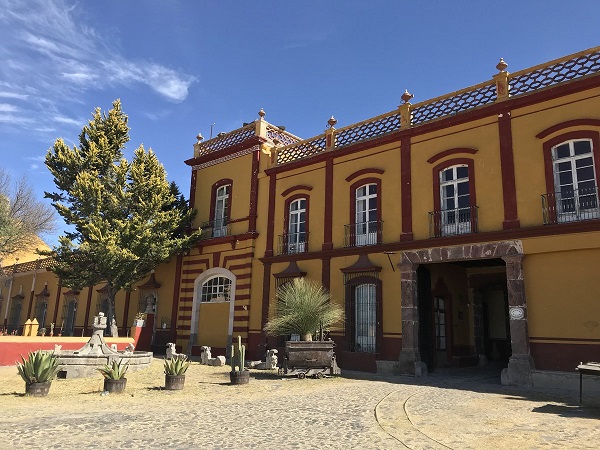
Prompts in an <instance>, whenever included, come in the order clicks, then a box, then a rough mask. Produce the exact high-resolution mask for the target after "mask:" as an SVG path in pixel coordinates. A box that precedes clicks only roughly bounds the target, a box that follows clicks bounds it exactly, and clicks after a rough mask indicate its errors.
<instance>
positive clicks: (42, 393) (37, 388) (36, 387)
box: [25, 381, 52, 397]
mask: <svg viewBox="0 0 600 450" xmlns="http://www.w3.org/2000/svg"><path fill="white" fill-rule="evenodd" d="M51 384H52V381H46V382H45V383H31V384H26V385H25V393H26V394H27V395H29V396H31V397H46V396H47V395H48V392H50V385H51Z"/></svg>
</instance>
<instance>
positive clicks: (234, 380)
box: [229, 370, 250, 384]
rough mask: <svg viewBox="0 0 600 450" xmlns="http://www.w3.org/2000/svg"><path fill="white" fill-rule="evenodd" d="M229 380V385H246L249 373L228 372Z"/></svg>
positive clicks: (245, 371)
mask: <svg viewBox="0 0 600 450" xmlns="http://www.w3.org/2000/svg"><path fill="white" fill-rule="evenodd" d="M229 380H230V381H231V384H248V382H249V381H250V371H249V370H243V371H241V372H237V371H235V370H232V371H231V372H229Z"/></svg>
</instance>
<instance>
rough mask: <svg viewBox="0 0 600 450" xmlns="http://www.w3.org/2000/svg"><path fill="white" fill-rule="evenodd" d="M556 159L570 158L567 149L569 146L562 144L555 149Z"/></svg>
mask: <svg viewBox="0 0 600 450" xmlns="http://www.w3.org/2000/svg"><path fill="white" fill-rule="evenodd" d="M555 155H556V158H568V157H569V156H571V152H570V149H569V144H568V143H566V144H562V145H559V146H558V147H556V148H555Z"/></svg>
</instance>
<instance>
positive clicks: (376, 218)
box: [344, 179, 383, 247]
mask: <svg viewBox="0 0 600 450" xmlns="http://www.w3.org/2000/svg"><path fill="white" fill-rule="evenodd" d="M365 181H369V182H365ZM380 192H381V180H379V179H374V180H372V181H371V180H362V181H361V182H359V183H355V184H353V185H352V187H351V193H352V199H353V201H352V203H351V208H350V209H351V218H352V220H353V223H350V224H348V225H345V233H344V236H345V246H346V247H360V246H365V245H376V244H381V242H382V234H383V221H382V220H381V195H380Z"/></svg>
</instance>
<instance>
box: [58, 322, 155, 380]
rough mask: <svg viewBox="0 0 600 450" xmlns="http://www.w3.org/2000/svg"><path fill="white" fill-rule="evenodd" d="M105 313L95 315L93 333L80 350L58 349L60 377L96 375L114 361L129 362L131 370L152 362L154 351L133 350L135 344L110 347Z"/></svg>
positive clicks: (142, 367)
mask: <svg viewBox="0 0 600 450" xmlns="http://www.w3.org/2000/svg"><path fill="white" fill-rule="evenodd" d="M106 319H107V318H106V317H105V316H104V313H102V312H100V313H98V315H97V316H95V317H94V323H93V325H92V328H93V333H92V337H91V338H90V340H89V341H87V343H86V344H85V345H84V346H83V347H81V348H80V349H79V350H74V351H73V350H57V351H55V354H56V356H58V360H59V364H60V367H61V369H60V371H59V372H58V378H82V377H89V376H93V375H96V374H97V372H96V370H97V369H99V368H101V367H103V366H104V365H105V364H110V363H111V362H112V361H123V363H128V364H129V370H130V371H134V370H139V369H144V368H146V367H148V366H149V365H150V364H151V363H152V352H138V351H133V345H131V344H130V345H131V347H129V348H127V349H126V350H125V351H117V350H116V349H112V348H110V347H109V346H108V345H107V344H106V341H105V340H104V330H105V329H106V327H107V323H106V322H107V321H106Z"/></svg>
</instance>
